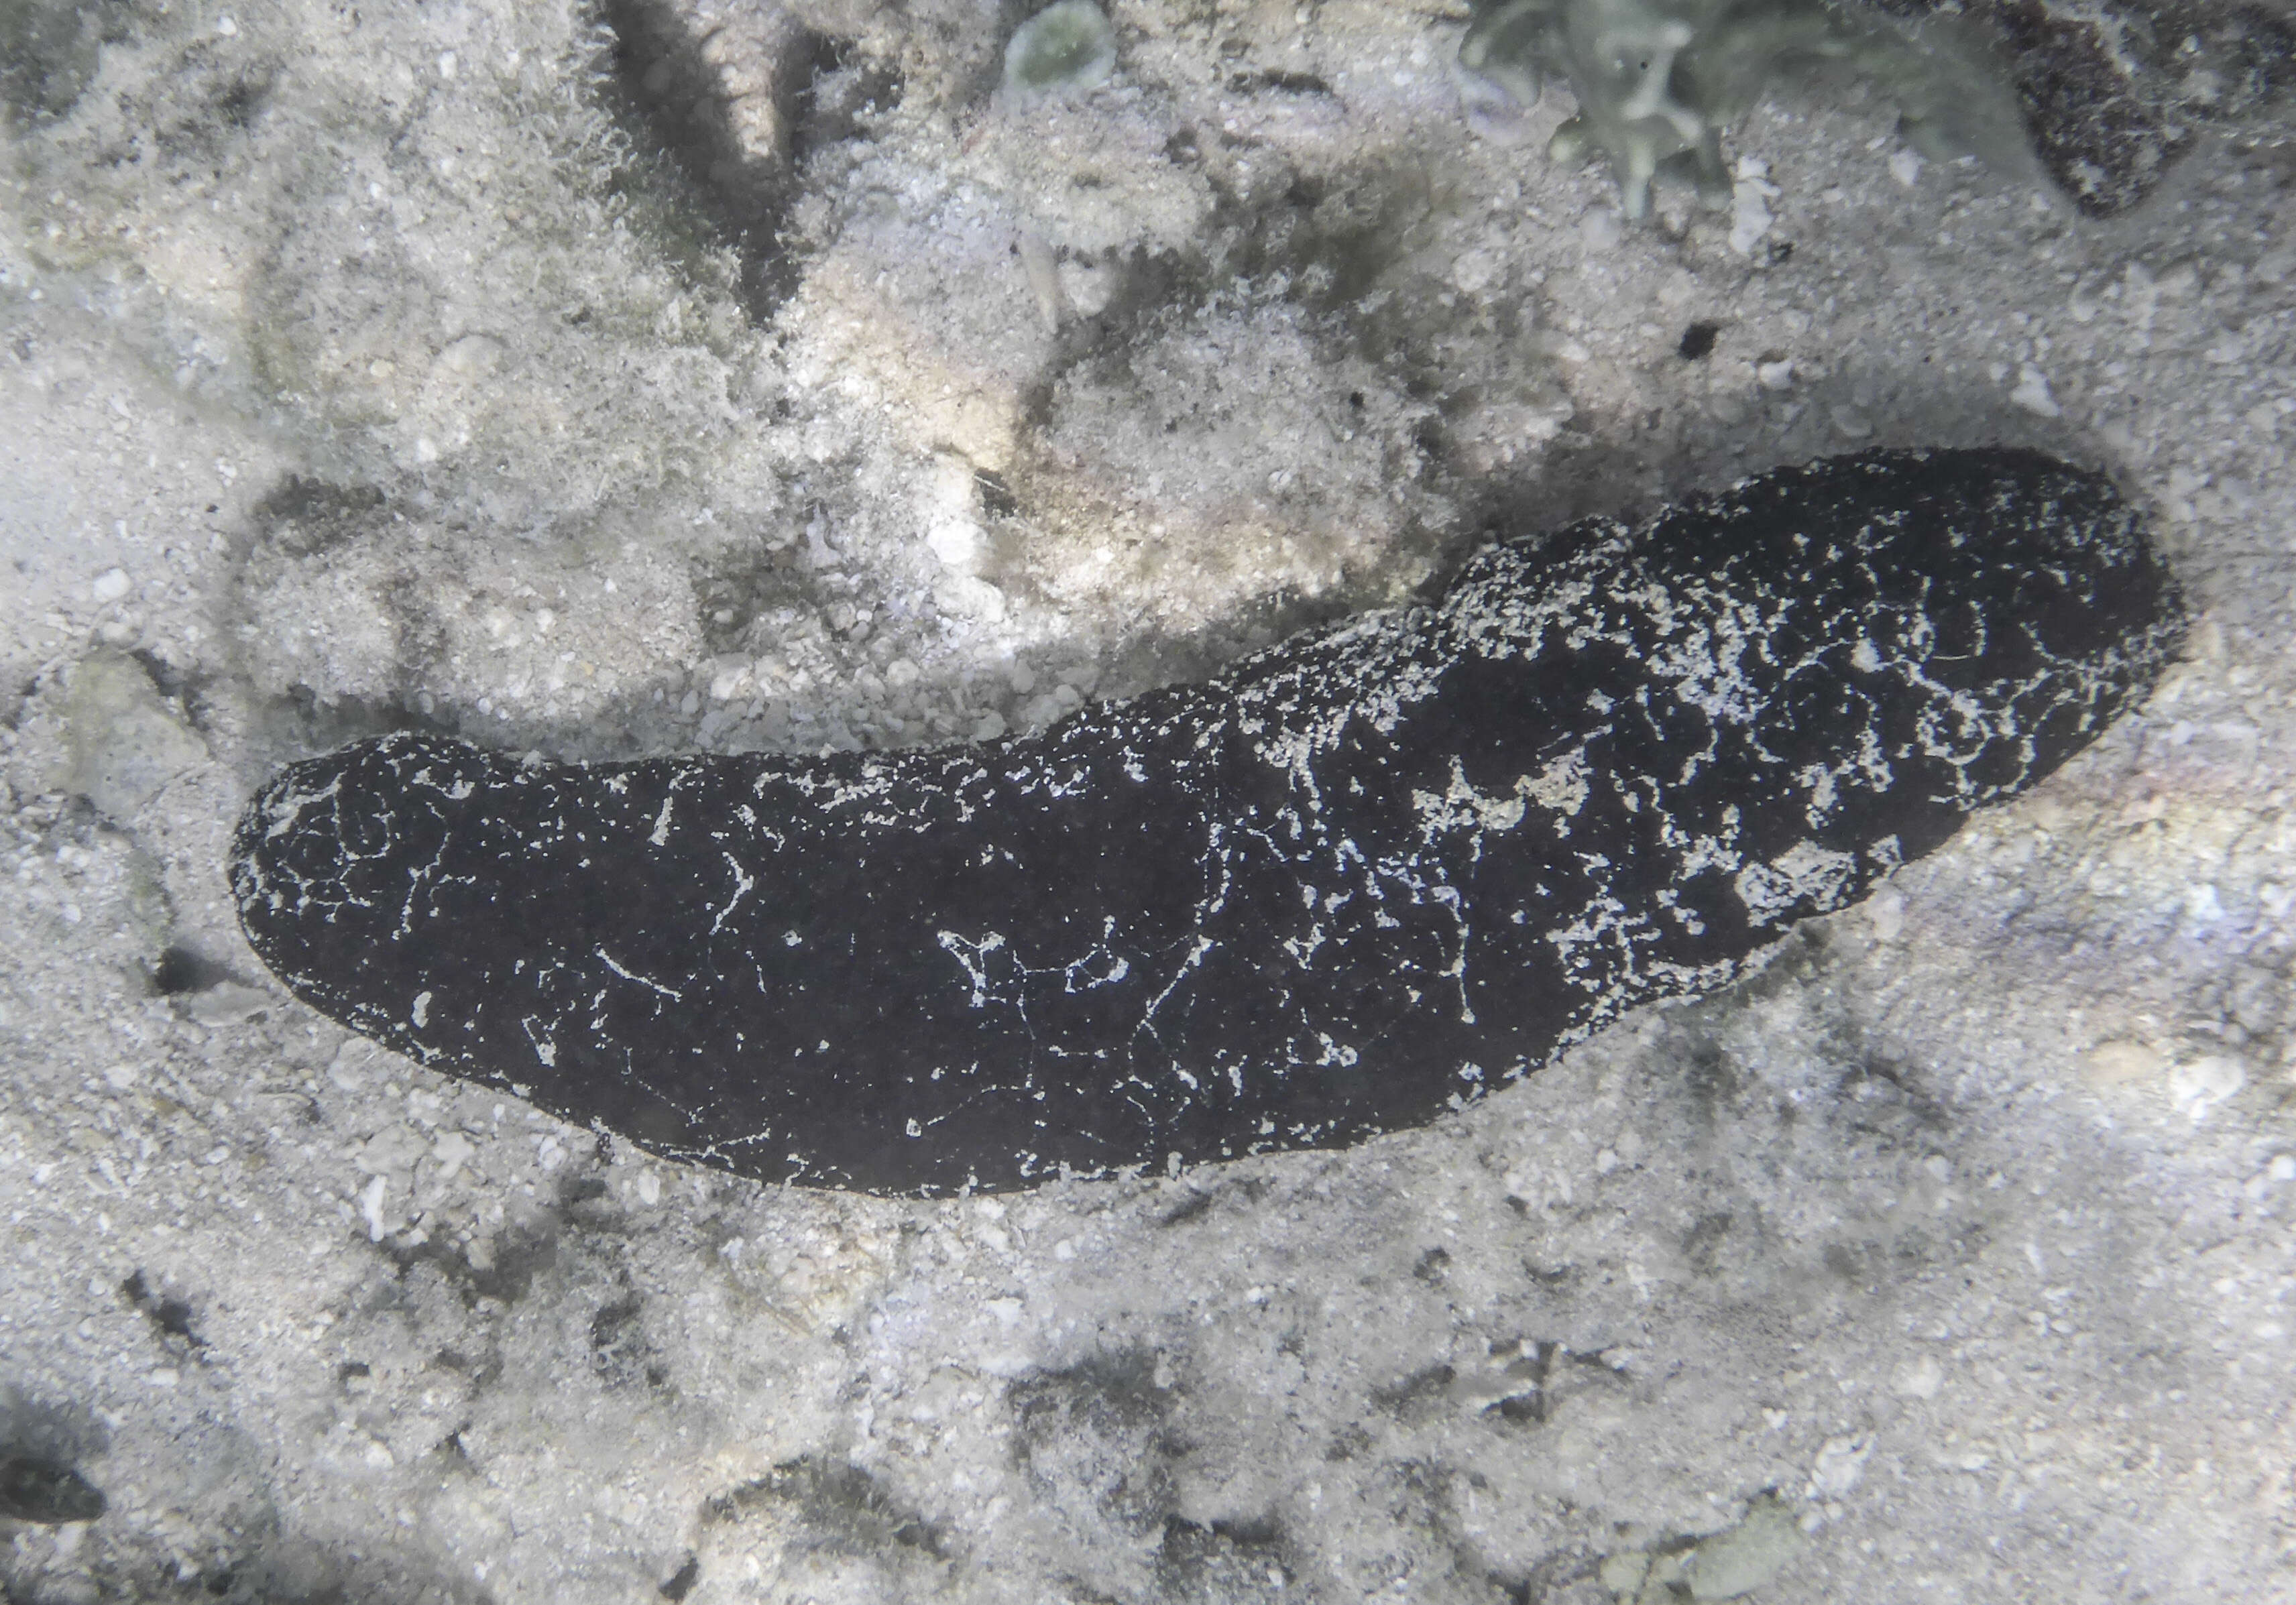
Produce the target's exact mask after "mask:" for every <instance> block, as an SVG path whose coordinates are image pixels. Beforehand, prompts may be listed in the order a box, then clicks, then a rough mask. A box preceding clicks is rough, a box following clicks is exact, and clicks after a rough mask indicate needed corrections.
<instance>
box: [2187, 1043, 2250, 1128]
mask: <svg viewBox="0 0 2296 1605" xmlns="http://www.w3.org/2000/svg"><path fill="white" fill-rule="evenodd" d="M2246 1085H2248V1071H2247V1069H2246V1068H2245V1067H2244V1066H2243V1064H2242V1063H2241V1061H2240V1060H2237V1059H2235V1058H2234V1057H2233V1056H2232V1055H2231V1054H2229V1053H2204V1054H2202V1056H2201V1057H2200V1058H2198V1059H2193V1060H2185V1062H2184V1063H2182V1064H2179V1065H2177V1067H2176V1068H2175V1069H2171V1070H2170V1071H2169V1101H2171V1102H2173V1103H2174V1104H2175V1105H2176V1106H2177V1110H2179V1111H2180V1112H2182V1113H2183V1114H2184V1115H2185V1118H2187V1119H2190V1120H2191V1121H2193V1122H2194V1124H2195V1125H2197V1124H2198V1123H2200V1122H2201V1121H2202V1120H2205V1119H2207V1118H2209V1116H2210V1114H2212V1113H2214V1112H2215V1110H2216V1107H2217V1105H2218V1104H2220V1103H2222V1102H2223V1101H2225V1100H2226V1099H2227V1098H2229V1097H2231V1096H2232V1095H2233V1094H2234V1093H2237V1092H2238V1091H2240V1089H2241V1088H2243V1087H2244V1086H2246Z"/></svg>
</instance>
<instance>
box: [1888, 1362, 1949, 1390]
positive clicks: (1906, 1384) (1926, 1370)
mask: <svg viewBox="0 0 2296 1605" xmlns="http://www.w3.org/2000/svg"><path fill="white" fill-rule="evenodd" d="M1944 1390H1945V1367H1944V1366H1942V1365H1940V1364H1939V1363H1938V1362H1937V1356H1936V1355H1916V1356H1915V1357H1914V1358H1913V1359H1911V1360H1908V1361H1907V1362H1906V1363H1904V1364H1903V1365H1900V1366H1898V1369H1897V1371H1896V1372H1895V1373H1894V1374H1893V1375H1892V1376H1891V1377H1890V1391H1892V1392H1893V1393H1895V1394H1896V1395H1897V1396H1898V1397H1899V1398H1901V1399H1933V1398H1935V1397H1937V1396H1938V1395H1939V1394H1940V1393H1942V1392H1943V1391H1944Z"/></svg>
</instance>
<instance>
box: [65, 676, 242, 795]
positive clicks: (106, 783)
mask: <svg viewBox="0 0 2296 1605" xmlns="http://www.w3.org/2000/svg"><path fill="white" fill-rule="evenodd" d="M64 724H65V730H66V742H67V749H68V750H69V752H70V767H69V768H68V769H67V771H66V773H65V774H64V777H63V779H64V786H65V789H66V790H70V791H73V792H76V793H78V795H80V796H82V797H85V798H87V799H88V801H90V802H92V803H94V805H95V806H96V807H97V809H98V810H99V811H101V812H102V813H103V814H104V815H108V816H110V817H111V818H113V819H118V820H125V819H127V817H129V816H130V815H133V814H134V813H135V810H136V809H138V808H140V807H143V805H144V804H145V803H147V802H149V801H151V800H152V798H154V797H156V796H158V795H159V794H160V790H162V789H163V788H164V787H166V785H167V784H168V782H170V781H172V780H174V779H175V778H176V776H177V775H179V774H183V773H184V771H185V770H188V769H190V768H192V767H193V766H195V765H198V764H201V763H204V762H205V761H206V760H207V757H208V749H207V743H206V742H204V741H201V739H200V738H199V737H198V736H197V735H195V734H193V733H192V732H191V731H189V730H186V729H185V728H184V725H182V723H181V722H180V721H178V720H177V718H176V716H175V713H174V711H173V710H172V709H170V708H168V704H167V702H166V700H164V699H162V698H161V697H160V692H159V689H158V687H156V686H154V685H153V684H152V676H149V675H148V674H146V673H144V672H143V665H142V664H140V663H138V662H136V661H135V659H133V658H128V657H125V656H122V655H121V654H119V653H117V652H98V653H96V654H95V655H94V656H93V657H91V658H88V659H86V660H84V661H83V662H82V663H80V664H79V666H78V667H76V668H75V669H73V670H72V683H71V694H70V697H69V698H68V699H67V700H65V703H64Z"/></svg>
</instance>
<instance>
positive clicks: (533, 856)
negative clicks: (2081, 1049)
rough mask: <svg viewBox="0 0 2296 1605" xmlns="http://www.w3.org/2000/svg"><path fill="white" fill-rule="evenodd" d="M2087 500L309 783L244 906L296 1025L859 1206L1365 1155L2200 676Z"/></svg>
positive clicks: (1932, 840)
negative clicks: (732, 744) (950, 731)
mask: <svg viewBox="0 0 2296 1605" xmlns="http://www.w3.org/2000/svg"><path fill="white" fill-rule="evenodd" d="M2181 632H2182V613H2181V610H2180V608H2179V606H2178V602H2177V593H2176V587H2175V585H2174V583H2173V581H2172V580H2171V578H2170V577H2169V574H2168V572H2167V570H2166V569H2165V568H2164V567H2163V566H2162V564H2161V561H2159V559H2158V558H2157V557H2156V556H2155V555H2154V553H2153V551H2152V550H2151V548H2150V547H2149V546H2148V545H2147V544H2146V543H2145V541H2144V537H2143V536H2142V534H2141V533H2140V531H2139V529H2138V527H2137V523H2136V518H2135V515H2134V514H2133V513H2132V512H2131V511H2130V510H2129V509H2128V507H2127V506H2126V505H2125V504H2123V503H2122V502H2121V500H2120V497H2119V496H2118V495H2115V493H2114V492H2113V490H2112V487H2111V486H2110V485H2108V484H2107V483H2106V482H2105V481H2104V480H2103V479H2101V478H2098V477H2096V476H2095V475H2093V474H2088V473H2085V472H2081V471H2078V470H2074V469H2071V468H2068V467H2066V466H2064V465H2063V464H2061V463H2055V462H2053V461H2051V460H2049V459H2047V458H2045V457H2042V456H2038V455H2036V454H2031V453H2027V452H2020V451H2006V450H1989V451H1937V452H1929V453H1894V452H1875V453H1869V454H1864V455H1861V456H1855V457H1846V458H1837V459H1833V460H1831V461H1827V462H1823V463H1814V464H1812V465H1810V466H1808V467H1806V468H1800V469H1793V470H1785V471H1778V472H1774V473H1769V474H1766V475H1763V476H1762V477H1760V478H1759V479H1752V480H1750V481H1748V482H1746V483H1744V484H1743V485H1740V486H1738V487H1735V488H1734V489H1732V490H1730V491H1728V492H1726V493H1724V494H1722V495H1717V496H1713V497H1710V498H1707V499H1703V500H1700V501H1696V502H1693V503H1691V504H1686V505H1684V506H1681V507H1677V508H1675V509H1673V510H1671V511H1669V512H1665V513H1662V514H1661V515H1660V516H1659V517H1658V518H1656V519H1654V520H1652V521H1651V522H1649V523H1648V524H1646V525H1644V526H1642V527H1641V528H1628V527H1627V526H1624V525H1622V524H1619V523H1616V522H1612V521H1609V520H1594V521H1591V522H1588V523H1584V524H1580V525H1578V526H1576V527H1575V528H1570V529H1569V530H1566V531H1564V532H1562V533H1561V534H1559V535H1555V536H1552V537H1549V538H1547V539H1546V540H1544V541H1541V540H1538V539H1517V540H1510V541H1505V542H1503V543H1501V544H1499V545H1495V546H1493V547H1490V548H1489V549H1488V550H1486V551H1484V552H1483V553H1480V555H1479V556H1477V557H1476V558H1475V559H1474V560H1473V561H1472V562H1471V563H1470V564H1469V565H1468V567H1467V569H1465V571H1464V573H1463V574H1462V575H1461V576H1460V577H1459V578H1458V579H1457V580H1456V582H1455V583H1454V584H1453V585H1451V587H1450V589H1449V591H1448V592H1447V594H1445V596H1444V597H1443V600H1442V601H1441V602H1439V604H1437V605H1434V606H1431V607H1426V608H1418V609H1410V610H1401V611H1395V612H1385V613H1374V614H1371V615H1369V616H1367V617H1365V618H1358V619H1356V620H1354V621H1352V622H1350V623H1349V624H1346V625H1344V626H1341V627H1338V628H1334V629H1329V630H1324V631H1320V632H1315V633H1311V634H1308V635H1300V636H1298V637H1296V638H1294V639H1292V640H1290V641H1287V642H1285V643H1283V644H1281V645H1279V646H1276V647H1275V648H1272V649H1270V650H1268V651H1264V652H1261V653H1259V654H1258V655H1257V656H1255V657H1251V658H1248V659H1244V660H1242V661H1241V662H1239V663H1237V664H1235V665H1234V666H1233V667H1230V668H1229V669H1228V670H1227V671H1226V673H1224V674H1222V675H1220V676H1218V677H1217V678H1215V679H1212V680H1210V681H1209V682H1207V683H1205V684H1198V685H1188V686H1181V687H1176V688H1172V689H1168V690H1164V691H1159V692H1151V693H1149V694H1148V695H1146V696H1142V697H1137V698H1135V699H1133V700H1130V701H1126V702H1118V703H1111V704H1107V705H1104V706H1099V707H1093V708H1085V709H1083V710H1081V711H1079V712H1078V713H1077V714H1075V715H1073V716H1071V717H1069V718H1068V719H1066V720H1064V721H1062V723H1061V724H1059V725H1055V726H1054V727H1053V728H1052V729H1050V730H1048V731H1046V732H1045V733H1043V734H1041V735H1037V736H1032V737H1028V738H1025V739H1018V740H1010V741H997V742H993V743H990V744H988V745H984V746H970V747H954V748H943V749H934V750H929V751H912V752H902V753H896V754H863V753H850V754H840V755H834V756H829V757H784V756H767V755H750V756H742V757H718V756H709V757H679V758H663V759H655V760H650V761H646V762H641V763H627V764H596V765H552V764H521V763H520V762H518V761H517V760H516V759H514V758H511V757H503V756H501V755H498V754H495V753H491V752H486V751H482V750H480V749H478V748H476V747H471V746H468V745H465V744H463V743H462V742H459V741H448V740H443V739H439V738H436V737H430V736H422V735H406V734H401V735H391V736H385V737H382V738H381V739H379V740H373V741H362V742H358V743H357V744H355V745H352V746H350V747H347V748H344V749H341V750H340V751H338V752H334V753H332V754H329V755H328V756H325V757H317V758H313V759H310V760H309V761H307V762H304V763H299V764H296V765H294V766H291V767H290V768H288V769H286V770H284V771H283V773H281V774H279V775H278V776H277V777H276V778H275V779H274V780H273V781H272V782H270V784H268V785H267V786H266V787H265V788H264V790H263V791H262V793H261V794H260V795H259V796H258V797H257V798H255V800H254V802H253V803H252V804H251V805H250V808H249V810H248V813H247V815H246V817H245V819H244V821H243V822H242V824H241V826H240V830H239V836H238V840H237V843H236V847H235V851H234V858H233V864H232V881H233V887H234V890H235V892H236V894H237V896H238V900H239V907H240V914H241V919H242V922H243V923H244V925H245V928H246V931H247V935H248V938H249V939H250V941H251V942H252V943H253V944H254V946H255V950H256V952H257V953H258V954H261V955H262V958H263V961H264V962H266V964H268V965H269V966H270V967H271V968H272V970H274V971H275V972H276V973H277V974H278V975H279V977H280V978H281V979H283V980H284V981H285V982H286V983H287V985H288V987H290V988H291V990H292V991H293V992H294V993H295V995H297V996H298V997H299V998H301V999H302V1000H304V1001H305V1002H306V1003H309V1004H311V1005H312V1006H313V1007H314V1008H316V1009H318V1010H320V1011H322V1012H324V1013H325V1014H328V1015H330V1016H332V1017H333V1018H334V1019H336V1020H340V1021H341V1022H343V1023H344V1024H346V1025H348V1026H349V1027H351V1028H354V1029H356V1030H358V1031H362V1032H365V1033H366V1034H367V1035H369V1036H373V1037H375V1038H376V1039H378V1040H380V1041H381V1042H383V1043H386V1044H389V1045H390V1046H391V1047H394V1048H397V1049H398V1050H399V1051H401V1052H406V1053H408V1054H410V1055H412V1056H414V1058H416V1059H418V1060H422V1062H424V1063H426V1064H429V1065H431V1066H433V1067H435V1068H437V1069H442V1070H445V1071H447V1072H448V1073H450V1074H455V1075H460V1076H465V1077H473V1078H477V1079H480V1080H484V1081H488V1082H490V1083H492V1084H494V1085H508V1086H510V1087H512V1088H513V1089H515V1090H516V1091H517V1092H519V1093H521V1095H522V1096H525V1097H529V1098H530V1099H532V1100H533V1101H535V1102H536V1103H537V1104H540V1105H541V1106H542V1107H544V1108H545V1109H548V1110H552V1111H553V1112H555V1113H557V1114H560V1115H562V1116H564V1117H566V1118H569V1119H572V1120H577V1121H581V1122H585V1123H594V1124H598V1125H602V1126H605V1127H608V1128H611V1130H613V1131H615V1132H618V1133H620V1134H623V1135H625V1136H627V1137H629V1138H631V1139H633V1140H635V1141H636V1142H639V1143H641V1144H643V1145H644V1147H646V1148H648V1149H651V1150H652V1151H655V1152H657V1153H660V1154H663V1155H666V1156H668V1157H671V1158H675V1159H689V1160H695V1161H699V1162H701V1163H706V1164H711V1165H717V1166H720V1167H726V1168H729V1169H732V1170H736V1171H740V1172H742V1173H744V1174H746V1175H754V1176H762V1177H768V1178H773V1179H783V1178H786V1179H789V1180H793V1181H798V1182H801V1183H811V1184H816V1185H824V1186H835V1187H851V1188H860V1189H865V1190H867V1191H878V1192H919V1193H922V1192H935V1191H952V1190H956V1189H961V1188H964V1187H967V1186H975V1187H980V1188H983V1189H1004V1188H1013V1187H1024V1186H1029V1185H1031V1184H1033V1183H1039V1182H1042V1181H1044V1180H1046V1179H1047V1178H1050V1177H1053V1176H1056V1175H1061V1174H1062V1173H1063V1172H1070V1173H1076V1174H1097V1173H1103V1172H1106V1171H1109V1170H1111V1169H1113V1168H1117V1167H1126V1166H1141V1165H1148V1166H1158V1167H1161V1166H1164V1165H1167V1164H1171V1163H1181V1162H1185V1163H1193V1162H1196V1161H1201V1160H1209V1159H1225V1158H1229V1157H1233V1156H1236V1155H1241V1154H1247V1153H1253V1152H1259V1151H1267V1150H1275V1149H1292V1148H1309V1147H1331V1146H1336V1145H1339V1144H1342V1143H1348V1142H1356V1141H1358V1140H1360V1139H1362V1138H1365V1137H1367V1136H1370V1135H1372V1134H1375V1133H1380V1132H1384V1131H1390V1130H1393V1129H1395V1128H1397V1127H1399V1126H1413V1125H1416V1124H1420V1123H1423V1122H1425V1121H1427V1120H1429V1119H1431V1118H1435V1117H1436V1116H1438V1115H1439V1114H1440V1113H1441V1112H1442V1111H1444V1110H1447V1109H1450V1108H1453V1107H1455V1106H1456V1105H1458V1104H1459V1103H1461V1102H1462V1101H1466V1100H1471V1099H1472V1098H1474V1097H1476V1096H1478V1095H1479V1094H1480V1093H1483V1092H1485V1091H1488V1090H1489V1089H1491V1088H1492V1087H1494V1086H1497V1085H1501V1084H1503V1083H1505V1082H1506V1081H1509V1080H1511V1079H1513V1078H1515V1077H1520V1076H1521V1075H1523V1074H1525V1073H1526V1072H1527V1071H1529V1070H1530V1069H1534V1068H1536V1067H1537V1066H1538V1065H1539V1064H1540V1063H1542V1062H1543V1061H1544V1060H1546V1059H1547V1058H1549V1057H1550V1056H1551V1055H1553V1054H1554V1052H1555V1051H1556V1050H1557V1048H1558V1047H1560V1046H1562V1044H1567V1043H1570V1042H1572V1041H1575V1040H1577V1039H1579V1038H1580V1037H1583V1036H1586V1035H1587V1033H1589V1032H1590V1031H1592V1030H1593V1029H1595V1028H1596V1027H1598V1026H1599V1025H1601V1024H1602V1023H1603V1021H1605V1020H1610V1019H1611V1018H1612V1017H1614V1016H1616V1015H1617V1014H1619V1013H1620V1011H1623V1010H1626V1009H1628V1008H1629V1007H1631V1006H1632V1005H1634V1004H1636V1003H1642V1002H1644V1001H1646V1000H1648V999H1651V998H1654V997H1662V996H1666V995H1674V994H1684V993H1697V992H1702V991H1706V990H1709V989H1710V988H1713V987H1718V986H1721V985H1723V984H1724V983H1726V982H1727V981H1729V980H1730V979H1732V977H1733V976H1734V975H1736V974H1737V973H1738V972H1739V970H1740V968H1741V966H1742V964H1743V961H1744V960H1745V959H1746V958H1747V957H1748V955H1749V954H1752V953H1754V952H1755V951H1756V950H1757V949H1759V948H1760V947H1762V946H1764V945H1766V944H1767V943H1769V942H1771V941H1772V940H1774V939H1775V938H1776V937H1777V936H1778V935H1779V934H1780V933H1781V932H1782V931H1783V930H1784V928H1785V927H1786V926H1787V925H1788V924H1790V923H1791V922H1792V921H1794V920H1795V919H1797V918H1800V916H1802V915H1805V914H1810V913H1823V912H1825V911H1826V910H1829V909H1835V908H1840V907H1841V906H1843V905H1846V904H1848V903H1850V902H1852V901H1854V900H1855V899H1857V897H1860V896H1862V895H1863V894H1864V893H1865V892H1866V889H1867V888H1869V887H1870V886H1871V885H1872V883H1873V882H1874V880H1875V879H1876V878H1877V877H1880V876H1882V875H1884V874H1887V873H1888V872H1890V869H1891V868H1892V867H1893V866H1894V865H1896V864H1898V863H1900V862H1902V861H1904V860H1906V859H1910V858H1913V857H1916V856H1920V855H1921V854H1923V853H1926V852H1928V851H1929V850H1930V849H1931V848H1934V847H1936V846H1937V845H1938V844H1939V842H1941V841H1943V840H1944V839H1946V838H1947V837H1948V836H1949V835H1951V834H1952V833H1953V831H1954V830H1955V828H1956V826H1957V825H1958V824H1959V823H1961V821H1962V819H1963V818H1964V816H1965V815H1967V814H1968V813H1969V812H1970V810H1972V808H1976V807H1981V806H1983V805H1984V804H1986V803H1988V802H1991V801H1994V800H1997V799H1998V798H2005V797H2008V796H2011V795H2013V794H2014V793H2016V792H2018V791H2020V790H2023V789H2024V788H2026V787H2028V786H2030V785H2031V784H2032V783H2033V782H2036V781H2038V779H2040V778H2041V777H2042V776H2043V775H2045V774H2048V773H2049V772H2050V771H2051V770H2052V769H2054V768H2055V767H2056V766H2057V765H2059V764H2060V763H2062V761H2063V760H2064V759H2065V758H2066V757H2068V756H2069V755H2071V753H2073V752H2075V751H2077V750H2079V749H2080V748H2081V747H2082V746H2083V745H2085V744H2086V743H2087V741H2090V740H2091V739H2092V738H2093V737H2095V735H2096V734H2097V733H2098V732H2099V731H2101V730H2102V729H2103V727H2104V725H2106V723H2107V722H2108V721H2110V720H2111V719H2112V717H2114V716H2115V715H2116V714H2117V713H2119V712H2120V710H2121V709H2122V708H2124V707H2126V706H2127V705H2128V703H2129V702H2130V700H2132V699H2133V698H2135V697H2136V696H2137V695H2139V694H2140V693H2142V692H2144V690H2145V688H2146V687H2147V686H2149V685H2150V684H2151V683H2152V682H2153V679H2154V677H2155V676H2157V675H2158V673H2159V672H2160V670H2161V667H2162V665H2163V664H2164V663H2165V662H2166V661H2167V660H2168V659H2169V655H2170V654H2171V653H2172V652H2173V651H2174V650H2175V648H2176V645H2177V641H2178V640H2179V638H2180V636H2181Z"/></svg>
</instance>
